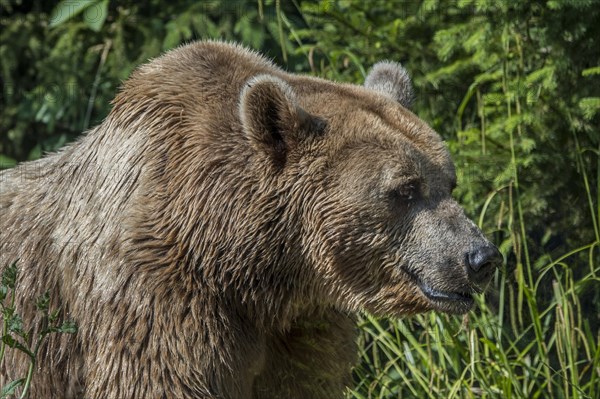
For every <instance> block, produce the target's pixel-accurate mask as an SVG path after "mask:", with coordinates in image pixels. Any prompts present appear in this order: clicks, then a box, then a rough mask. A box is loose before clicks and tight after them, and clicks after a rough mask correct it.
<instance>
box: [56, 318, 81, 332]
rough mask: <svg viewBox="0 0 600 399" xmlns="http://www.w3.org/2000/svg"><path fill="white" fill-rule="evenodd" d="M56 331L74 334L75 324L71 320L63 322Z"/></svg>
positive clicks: (75, 330)
mask: <svg viewBox="0 0 600 399" xmlns="http://www.w3.org/2000/svg"><path fill="white" fill-rule="evenodd" d="M58 331H59V332H61V333H65V334H75V333H76V332H77V324H76V323H75V322H74V321H72V320H67V321H65V322H64V323H63V324H62V326H60V327H59V328H58Z"/></svg>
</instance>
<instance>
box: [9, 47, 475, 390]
mask: <svg viewBox="0 0 600 399" xmlns="http://www.w3.org/2000/svg"><path fill="white" fill-rule="evenodd" d="M265 130H266V131H267V132H266V133H265ZM271 133H273V134H271ZM411 176H413V177H416V178H418V179H419V181H420V185H419V187H420V188H419V190H420V193H419V196H420V197H422V198H421V199H419V201H421V202H419V203H418V204H417V205H415V204H409V203H407V204H404V203H402V200H401V201H400V204H394V203H390V202H389V201H388V199H387V197H385V196H386V195H387V194H386V193H387V192H388V191H386V190H384V189H380V187H381V186H382V185H385V184H390V185H393V184H400V185H401V186H402V184H404V183H402V181H403V180H402V179H407V178H411ZM454 180H455V177H454V169H453V166H452V163H451V161H450V158H449V156H448V153H447V150H446V149H445V147H444V145H443V143H442V141H441V139H440V138H439V137H438V136H437V134H436V133H435V132H433V131H432V130H431V129H430V128H429V127H427V125H425V124H424V123H423V122H422V121H420V120H419V119H418V118H417V117H416V116H415V115H414V114H412V113H411V112H410V111H409V110H407V109H405V108H404V107H402V106H400V105H399V104H398V103H397V102H396V101H395V100H394V98H393V96H387V95H385V93H380V92H376V91H373V90H369V89H367V88H364V87H359V86H354V85H343V84H338V83H333V82H329V81H325V80H321V79H316V78H311V77H303V76H298V75H291V74H288V73H285V72H283V71H282V70H280V69H279V68H277V67H275V66H273V65H272V64H271V63H270V62H268V61H266V60H265V59H264V58H262V57H260V56H258V55H257V54H255V53H252V52H250V51H248V50H245V49H243V48H241V47H238V46H234V45H227V44H223V43H217V42H200V43H195V44H191V45H188V46H185V47H182V48H179V49H177V50H175V51H171V52H169V53H167V54H166V55H164V56H162V57H160V58H158V59H156V60H154V61H152V62H150V63H149V64H147V65H144V66H142V67H141V68H139V69H138V70H137V71H136V72H135V73H134V74H133V76H132V77H131V78H130V79H129V80H128V81H127V82H125V84H124V87H123V89H122V90H121V92H120V94H119V95H118V96H117V98H116V99H115V101H114V107H113V110H112V112H111V113H110V115H109V116H108V117H107V119H106V120H105V121H104V122H103V123H102V124H101V125H99V126H98V127H96V128H94V129H92V130H91V131H89V132H88V133H87V134H86V135H84V136H83V137H82V138H81V139H80V140H79V141H77V142H76V143H74V144H72V145H70V146H68V147H66V148H65V149H63V150H62V151H60V152H59V153H57V154H53V155H50V156H47V157H45V158H43V159H41V160H39V161H35V162H28V163H25V164H22V165H20V166H18V167H16V168H14V169H12V170H8V171H3V172H1V174H0V260H1V262H2V265H6V264H8V263H9V262H12V261H14V260H16V259H19V262H18V266H19V269H20V271H21V274H20V278H19V285H18V288H17V293H18V298H17V304H18V311H19V312H20V313H21V314H23V315H24V319H25V323H26V324H27V325H30V323H32V321H33V318H34V314H35V312H34V309H33V303H34V298H36V297H37V296H38V295H40V294H41V293H42V292H43V291H45V290H50V295H51V298H52V301H53V303H52V305H53V306H54V307H59V306H60V308H61V309H62V317H63V318H72V319H74V320H75V321H76V322H77V323H78V325H79V332H78V334H77V335H75V336H70V335H61V336H53V337H51V338H50V339H49V340H48V342H47V344H45V345H44V346H43V349H42V351H41V353H40V358H39V362H38V368H37V370H36V374H35V378H34V383H33V386H32V391H31V397H32V398H59V397H60V398H70V397H85V398H89V399H92V398H98V399H100V398H102V399H105V398H112V399H116V398H298V399H304V398H334V397H342V396H343V391H344V387H345V386H346V385H347V384H349V382H350V369H351V366H352V365H353V363H354V361H355V359H356V348H355V343H354V340H355V331H354V328H355V327H354V316H353V315H354V314H356V312H358V311H361V310H368V311H371V312H374V313H377V314H383V315H401V314H412V313H416V312H422V311H427V310H430V309H433V308H436V306H435V304H432V303H431V301H429V300H428V299H427V298H426V297H425V296H424V295H423V294H422V293H421V292H420V291H419V289H418V288H417V286H416V285H415V284H414V281H411V280H410V279H409V278H408V277H407V275H406V274H405V273H403V272H402V268H403V267H406V268H409V269H410V270H411V272H412V273H413V274H418V275H422V276H423V278H426V279H428V280H430V281H432V284H436V286H440V287H450V288H454V287H459V286H462V285H465V284H467V283H466V281H467V279H466V277H465V276H464V273H463V272H459V271H457V270H458V268H459V267H458V266H455V267H453V268H449V269H448V270H449V271H439V269H438V268H437V266H436V265H437V264H438V263H439V264H441V263H442V261H447V259H446V258H444V257H443V256H442V255H440V254H441V253H442V252H444V251H448V247H450V252H456V259H458V258H460V257H462V256H463V255H464V251H465V248H466V247H468V245H469V244H468V242H467V241H470V240H471V238H470V237H466V236H467V235H473V236H477V237H479V234H480V233H478V232H477V231H475V230H473V228H472V227H470V225H468V226H467V224H465V223H467V222H463V221H462V220H463V219H465V220H466V218H464V215H463V214H462V211H461V210H460V208H459V207H458V206H457V205H456V204H455V203H454V202H453V201H452V200H451V199H450V191H451V189H452V185H453V184H454ZM398 182H400V183H398ZM384 197H385V198H384ZM411 209H417V210H414V211H413V210H411ZM419 209H420V210H419ZM438 219H443V220H444V221H442V222H440V221H438ZM456 220H458V221H459V222H456ZM452 224H454V225H452ZM449 225H451V227H453V229H450V228H449V227H447V226H449ZM423 226H428V227H423ZM457 226H458V227H457ZM465 226H467V227H465ZM450 230H452V231H453V232H454V233H452V234H451V233H445V231H450ZM458 230H460V231H461V232H465V233H464V234H463V235H464V236H465V237H466V238H465V237H463V238H461V234H457V233H456V231H458ZM436 234H438V235H439V237H438V236H436ZM446 236H448V237H450V238H448V239H447V240H446V241H444V242H441V243H439V244H438V243H436V242H437V241H440V237H442V238H443V237H446ZM456 237H458V238H456ZM449 240H450V241H452V240H453V241H452V242H450V241H449ZM442 241H443V240H442ZM442 258H444V259H442ZM450 263H452V262H450ZM428 265H429V266H428ZM429 267H430V269H429ZM407 270H408V269H407ZM448 276H451V277H450V278H448ZM461 284H462V285H461ZM450 288H448V289H450ZM441 310H448V309H444V308H442V309H441ZM450 311H451V310H450ZM26 367H27V359H25V358H24V357H23V356H19V355H18V354H15V352H14V351H11V352H9V355H8V356H7V358H6V360H5V362H4V364H3V365H2V369H1V371H2V373H1V374H2V377H0V382H1V383H5V382H6V381H7V379H8V380H10V379H12V378H16V377H21V376H23V375H24V374H25V372H26Z"/></svg>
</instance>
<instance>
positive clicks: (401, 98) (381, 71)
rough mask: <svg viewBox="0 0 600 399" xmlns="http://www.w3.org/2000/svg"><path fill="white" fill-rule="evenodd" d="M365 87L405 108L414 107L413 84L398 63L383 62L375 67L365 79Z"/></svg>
mask: <svg viewBox="0 0 600 399" xmlns="http://www.w3.org/2000/svg"><path fill="white" fill-rule="evenodd" d="M365 87H366V88H367V89H371V90H375V91H378V92H380V93H382V94H385V95H387V96H389V97H391V98H393V99H394V100H396V101H398V102H399V103H400V104H402V106H403V107H405V108H408V109H410V108H411V107H412V104H413V101H414V92H413V87H412V82H411V81H410V77H409V76H408V72H406V69H404V67H403V66H402V65H400V64H399V63H397V62H392V61H381V62H378V63H377V64H375V65H373V68H372V69H371V72H369V74H368V75H367V78H366V79H365Z"/></svg>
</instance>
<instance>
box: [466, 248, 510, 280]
mask: <svg viewBox="0 0 600 399" xmlns="http://www.w3.org/2000/svg"><path fill="white" fill-rule="evenodd" d="M501 259H502V256H501V255H500V252H499V251H498V250H497V249H496V247H495V246H493V245H484V246H482V247H479V248H477V249H475V250H474V251H471V252H469V253H468V254H467V261H468V264H469V272H471V273H484V272H485V271H486V270H487V269H490V268H492V267H495V266H497V265H498V264H499V263H500V261H501Z"/></svg>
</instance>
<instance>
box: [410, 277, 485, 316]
mask: <svg viewBox="0 0 600 399" xmlns="http://www.w3.org/2000/svg"><path fill="white" fill-rule="evenodd" d="M404 272H405V273H406V275H408V277H409V279H410V280H411V281H412V282H413V284H415V285H416V286H417V287H419V290H420V291H421V293H423V295H424V296H425V297H426V298H427V299H428V300H429V301H430V302H431V304H432V305H433V307H434V308H436V309H437V310H440V311H442V312H446V313H453V314H464V313H467V312H468V311H469V310H470V309H471V307H472V306H473V304H474V303H475V300H474V299H473V293H472V292H469V291H446V290H441V289H437V288H434V287H432V286H431V285H430V284H428V283H426V282H425V281H423V279H421V278H420V277H419V276H417V275H416V274H415V273H414V272H412V271H409V270H406V269H404Z"/></svg>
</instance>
